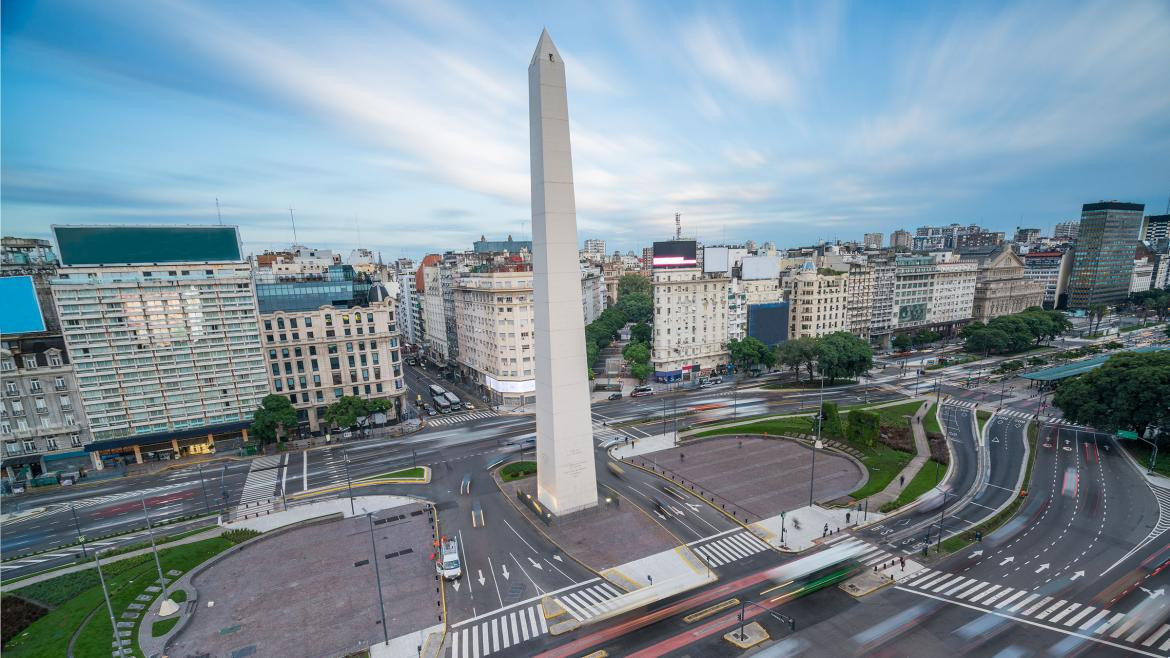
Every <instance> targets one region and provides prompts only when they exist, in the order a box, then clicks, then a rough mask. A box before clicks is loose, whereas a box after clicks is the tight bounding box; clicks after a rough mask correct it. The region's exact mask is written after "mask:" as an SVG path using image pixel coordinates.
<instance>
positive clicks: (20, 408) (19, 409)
mask: <svg viewBox="0 0 1170 658" xmlns="http://www.w3.org/2000/svg"><path fill="white" fill-rule="evenodd" d="M12 415H13V416H23V415H24V404H23V403H22V402H21V401H20V400H13V401H12Z"/></svg>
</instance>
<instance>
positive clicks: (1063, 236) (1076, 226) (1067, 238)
mask: <svg viewBox="0 0 1170 658" xmlns="http://www.w3.org/2000/svg"><path fill="white" fill-rule="evenodd" d="M1080 233H1081V223H1080V222H1079V221H1076V220H1072V221H1068V222H1058V223H1057V224H1056V227H1055V228H1053V229H1052V237H1053V239H1056V240H1061V241H1064V242H1076V241H1077V237H1078V236H1079V235H1080Z"/></svg>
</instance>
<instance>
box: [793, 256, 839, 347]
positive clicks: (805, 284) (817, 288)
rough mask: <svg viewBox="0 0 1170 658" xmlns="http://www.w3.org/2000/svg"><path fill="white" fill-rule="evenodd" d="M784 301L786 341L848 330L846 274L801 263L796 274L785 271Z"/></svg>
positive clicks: (812, 263) (811, 263)
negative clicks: (786, 324)
mask: <svg viewBox="0 0 1170 658" xmlns="http://www.w3.org/2000/svg"><path fill="white" fill-rule="evenodd" d="M783 286H784V294H785V297H786V298H787V299H788V313H789V320H788V336H789V338H804V337H806V336H810V337H817V336H824V335H826V334H831V333H835V332H838V331H848V330H849V314H848V312H847V311H846V302H847V294H848V287H849V274H848V273H847V272H844V271H840V270H833V269H827V268H822V269H820V270H818V268H817V266H816V264H815V263H814V262H813V261H811V260H808V261H805V263H804V265H801V266H800V268H799V269H797V270H788V271H787V272H785V276H784V279H783Z"/></svg>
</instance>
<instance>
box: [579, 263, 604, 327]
mask: <svg viewBox="0 0 1170 658" xmlns="http://www.w3.org/2000/svg"><path fill="white" fill-rule="evenodd" d="M605 300H606V287H605V274H604V273H603V271H602V268H601V266H600V265H587V264H586V263H581V313H582V315H583V316H584V318H585V324H589V323H590V322H593V321H594V320H596V319H597V318H598V317H600V316H601V312H602V311H604V310H605V308H606V303H605Z"/></svg>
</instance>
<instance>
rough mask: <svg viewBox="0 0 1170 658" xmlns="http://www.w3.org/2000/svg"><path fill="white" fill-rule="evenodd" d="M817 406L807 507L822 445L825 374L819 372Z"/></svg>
mask: <svg viewBox="0 0 1170 658" xmlns="http://www.w3.org/2000/svg"><path fill="white" fill-rule="evenodd" d="M819 407H820V408H819V409H818V410H817V440H816V442H815V443H813V451H812V468H811V469H810V470H809V472H808V506H809V507H812V504H813V484H814V483H815V481H816V475H817V450H820V449H821V447H822V444H821V424H822V423H823V422H824V415H825V375H824V373H821V395H820V405H819Z"/></svg>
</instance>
